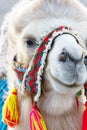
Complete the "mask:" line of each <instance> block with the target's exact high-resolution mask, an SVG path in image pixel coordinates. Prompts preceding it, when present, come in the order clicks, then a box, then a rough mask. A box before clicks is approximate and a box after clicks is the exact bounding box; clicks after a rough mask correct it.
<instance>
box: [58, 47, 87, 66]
mask: <svg viewBox="0 0 87 130" xmlns="http://www.w3.org/2000/svg"><path fill="white" fill-rule="evenodd" d="M59 61H61V62H67V61H73V62H76V63H78V62H82V61H83V55H82V56H81V57H80V58H79V59H75V58H74V57H73V56H71V55H70V54H69V52H67V50H66V49H63V51H62V53H61V54H60V56H59ZM84 63H85V64H87V56H86V57H85V61H84Z"/></svg>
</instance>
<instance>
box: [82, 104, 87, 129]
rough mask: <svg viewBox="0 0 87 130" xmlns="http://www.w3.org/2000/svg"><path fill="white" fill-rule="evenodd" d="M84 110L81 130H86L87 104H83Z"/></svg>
mask: <svg viewBox="0 0 87 130" xmlns="http://www.w3.org/2000/svg"><path fill="white" fill-rule="evenodd" d="M85 106H86V109H85V111H84V114H83V122H82V130H87V102H86V103H85Z"/></svg>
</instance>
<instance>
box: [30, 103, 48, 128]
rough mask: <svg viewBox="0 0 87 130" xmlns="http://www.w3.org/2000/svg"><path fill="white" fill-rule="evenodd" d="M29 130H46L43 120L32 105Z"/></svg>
mask: <svg viewBox="0 0 87 130" xmlns="http://www.w3.org/2000/svg"><path fill="white" fill-rule="evenodd" d="M30 129H31V130H47V128H46V124H45V122H44V119H43V117H42V115H41V113H40V111H39V110H38V108H37V106H35V105H32V111H31V113H30Z"/></svg>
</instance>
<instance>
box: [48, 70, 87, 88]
mask: <svg viewBox="0 0 87 130" xmlns="http://www.w3.org/2000/svg"><path fill="white" fill-rule="evenodd" d="M49 75H50V76H51V78H52V79H53V80H55V81H56V82H58V83H60V84H63V85H64V86H65V87H68V88H75V87H79V86H82V85H84V84H85V83H76V82H75V81H74V82H73V83H72V84H68V83H65V82H63V81H61V80H59V79H56V78H55V77H54V76H53V75H52V74H51V72H50V70H49Z"/></svg>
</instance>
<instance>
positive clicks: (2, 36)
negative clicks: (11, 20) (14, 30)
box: [0, 16, 8, 78]
mask: <svg viewBox="0 0 87 130" xmlns="http://www.w3.org/2000/svg"><path fill="white" fill-rule="evenodd" d="M7 32H8V20H7V16H6V17H5V19H4V21H3V23H2V26H1V28H0V78H1V77H2V76H3V75H4V74H6V68H5V64H6V63H7V61H6V55H7V46H8V41H7Z"/></svg>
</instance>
